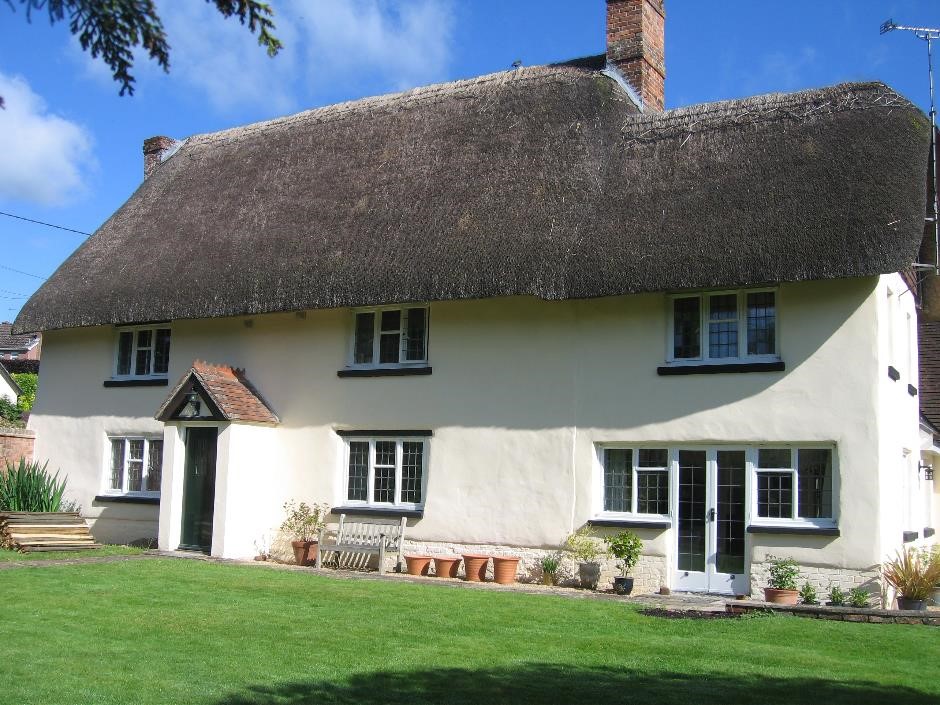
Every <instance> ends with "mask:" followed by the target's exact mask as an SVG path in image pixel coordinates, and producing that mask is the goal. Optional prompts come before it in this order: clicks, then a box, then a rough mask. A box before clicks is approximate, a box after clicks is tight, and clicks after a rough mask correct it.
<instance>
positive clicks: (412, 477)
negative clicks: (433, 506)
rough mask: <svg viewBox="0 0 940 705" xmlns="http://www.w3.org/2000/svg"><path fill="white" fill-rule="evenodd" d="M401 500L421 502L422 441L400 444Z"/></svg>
mask: <svg viewBox="0 0 940 705" xmlns="http://www.w3.org/2000/svg"><path fill="white" fill-rule="evenodd" d="M401 449H402V454H401V455H402V457H401V501H402V502H414V503H415V504H419V503H420V502H421V473H422V471H423V467H424V443H423V442H422V441H403V442H402V444H401Z"/></svg>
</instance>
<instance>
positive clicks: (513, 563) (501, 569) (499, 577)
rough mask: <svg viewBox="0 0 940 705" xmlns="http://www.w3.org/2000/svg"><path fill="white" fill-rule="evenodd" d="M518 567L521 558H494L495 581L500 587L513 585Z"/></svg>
mask: <svg viewBox="0 0 940 705" xmlns="http://www.w3.org/2000/svg"><path fill="white" fill-rule="evenodd" d="M518 567H519V556H493V580H495V581H496V582H497V583H499V584H500V585H512V584H513V583H514V582H516V570H517V569H518Z"/></svg>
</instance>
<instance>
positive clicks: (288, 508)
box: [281, 500, 330, 565]
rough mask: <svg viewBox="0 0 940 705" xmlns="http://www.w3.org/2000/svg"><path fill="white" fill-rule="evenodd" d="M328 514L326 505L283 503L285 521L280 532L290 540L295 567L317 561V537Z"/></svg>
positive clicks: (328, 509) (292, 501)
mask: <svg viewBox="0 0 940 705" xmlns="http://www.w3.org/2000/svg"><path fill="white" fill-rule="evenodd" d="M329 513H330V505H328V504H307V503H306V502H300V503H299V504H298V503H296V502H294V500H290V501H287V502H284V514H285V515H286V516H285V519H284V521H283V522H282V523H281V531H283V532H284V533H285V534H287V535H288V536H289V537H290V539H291V542H290V545H291V548H293V549H294V560H295V561H296V562H297V565H312V564H313V563H314V562H315V561H316V559H317V536H318V534H319V533H320V529H322V528H323V525H324V524H325V522H326V515H327V514H329Z"/></svg>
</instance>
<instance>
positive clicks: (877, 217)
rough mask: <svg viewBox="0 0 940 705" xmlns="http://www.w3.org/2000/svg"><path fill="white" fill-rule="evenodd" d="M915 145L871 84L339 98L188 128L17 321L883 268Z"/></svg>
mask: <svg viewBox="0 0 940 705" xmlns="http://www.w3.org/2000/svg"><path fill="white" fill-rule="evenodd" d="M928 143H929V127H928V123H927V120H926V118H925V117H924V115H923V114H922V113H921V112H920V111H919V110H918V109H917V108H916V107H915V106H913V105H912V104H911V103H910V102H908V101H907V100H906V99H905V98H903V97H901V96H899V95H898V94H897V93H895V92H894V91H892V90H891V89H890V88H888V87H886V86H885V85H883V84H880V83H861V84H843V85H838V86H834V87H831V88H823V89H819V90H811V91H803V92H800V93H792V94H771V95H764V96H757V97H754V98H747V99H744V100H733V101H725V102H720V103H710V104H704V105H696V106H692V107H688V108H682V109H678V110H670V111H667V112H664V113H658V114H643V115H638V114H637V113H636V108H635V106H634V104H633V102H632V101H631V100H630V99H629V98H628V97H627V96H626V94H625V93H624V91H623V89H622V88H621V87H620V86H619V85H618V84H617V83H616V82H615V81H614V80H612V79H611V78H609V77H608V76H606V75H604V74H602V73H600V72H598V71H596V70H594V69H592V68H590V64H589V65H588V66H587V67H579V66H571V65H559V66H540V67H532V68H522V69H519V70H516V71H510V72H505V73H499V74H493V75H490V76H483V77H481V78H477V79H473V80H468V81H459V82H456V83H451V84H445V85H438V86H430V87H427V88H421V89H417V90H413V91H409V92H407V93H402V94H397V95H392V96H385V97H379V98H370V99H365V100H360V101H355V102H351V103H343V104H339V105H334V106H330V107H326V108H320V109H317V110H311V111H308V112H304V113H300V114H298V115H294V116H291V117H287V118H283V119H279V120H272V121H269V122H262V123H257V124H254V125H248V126H245V127H238V128H234V129H231V130H225V131H222V132H217V133H212V134H204V135H195V136H193V137H190V138H188V139H187V140H186V142H185V143H184V144H183V145H182V147H181V148H180V149H179V150H178V151H177V152H176V153H175V154H174V155H173V156H172V157H171V158H169V159H168V160H167V161H165V162H164V163H163V164H161V165H160V167H159V168H158V169H157V170H156V172H155V173H154V174H153V176H151V177H150V178H149V179H147V180H146V181H145V182H144V183H143V184H142V185H141V186H140V187H139V188H138V189H137V191H136V192H135V193H134V194H133V196H131V198H130V199H129V200H128V201H127V202H126V203H125V204H124V205H123V206H122V207H121V208H120V209H119V210H118V211H117V212H116V213H115V214H114V215H113V216H112V217H111V218H110V219H109V220H108V221H107V222H106V223H105V224H104V225H102V226H101V227H100V228H99V229H98V230H97V231H96V232H95V234H94V235H93V236H91V237H90V238H88V240H87V241H86V242H85V243H84V244H82V246H81V247H80V248H79V249H78V250H77V251H76V252H75V253H74V254H73V255H72V256H71V257H70V258H69V259H68V260H67V261H66V262H65V263H64V264H63V265H62V266H61V267H60V268H59V269H58V270H57V271H56V272H55V274H54V275H53V276H52V277H50V279H49V280H48V281H47V282H46V283H45V284H44V285H43V286H42V288H40V289H39V291H38V292H37V293H36V294H34V295H33V297H32V298H31V299H30V300H29V302H28V303H27V304H26V306H24V308H23V309H22V311H21V313H20V315H19V317H18V318H17V320H16V328H17V330H21V331H22V330H29V331H34V330H46V329H53V328H67V327H74V326H90V325H98V324H108V323H135V322H144V321H153V320H172V319H183V318H205V317H215V316H232V315H242V314H244V315H251V314H259V313H265V312H274V311H289V310H301V309H313V308H330V307H346V306H365V305H379V304H389V303H407V302H413V301H439V300H448V299H472V298H488V297H499V296H514V295H531V296H536V297H540V298H543V299H549V300H551V299H567V298H589V297H599V296H610V295H618V294H629V293H637V292H649V291H664V290H677V289H691V288H701V287H724V286H729V287H730V286H746V285H752V284H758V283H770V282H783V281H799V280H810V279H827V278H839V277H857V276H870V275H877V274H882V273H888V272H895V271H899V270H901V269H904V268H906V267H908V266H909V265H910V263H911V262H914V261H915V260H916V257H917V253H918V248H919V245H920V242H921V236H922V233H923V218H924V212H925V201H926V193H925V185H924V174H925V173H926V160H927V152H928Z"/></svg>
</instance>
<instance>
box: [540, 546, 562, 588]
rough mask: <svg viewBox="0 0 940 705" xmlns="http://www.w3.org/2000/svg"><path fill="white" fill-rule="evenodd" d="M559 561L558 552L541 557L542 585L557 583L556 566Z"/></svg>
mask: <svg viewBox="0 0 940 705" xmlns="http://www.w3.org/2000/svg"><path fill="white" fill-rule="evenodd" d="M559 563H560V561H559V560H558V554H556V553H553V554H551V555H549V556H545V557H544V558H542V561H541V565H542V584H543V585H557V584H558V566H559Z"/></svg>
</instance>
